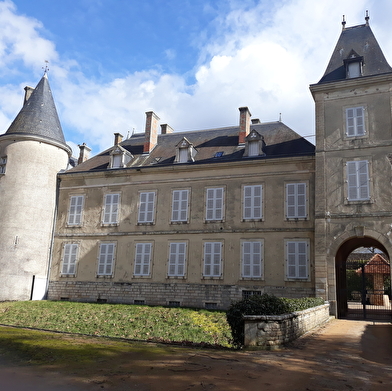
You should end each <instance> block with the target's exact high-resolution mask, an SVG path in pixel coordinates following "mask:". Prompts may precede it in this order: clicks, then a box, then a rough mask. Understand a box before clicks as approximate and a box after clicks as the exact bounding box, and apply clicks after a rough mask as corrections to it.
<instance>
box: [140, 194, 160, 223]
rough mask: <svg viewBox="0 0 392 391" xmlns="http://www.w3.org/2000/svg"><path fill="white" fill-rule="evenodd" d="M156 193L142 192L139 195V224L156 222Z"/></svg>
mask: <svg viewBox="0 0 392 391" xmlns="http://www.w3.org/2000/svg"><path fill="white" fill-rule="evenodd" d="M155 199H156V192H155V191H142V192H140V193H139V212H138V223H139V224H151V223H154V221H155Z"/></svg>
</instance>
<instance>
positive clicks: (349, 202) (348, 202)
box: [344, 198, 373, 205]
mask: <svg viewBox="0 0 392 391" xmlns="http://www.w3.org/2000/svg"><path fill="white" fill-rule="evenodd" d="M344 204H345V205H364V204H373V200H372V199H371V198H369V199H367V200H347V199H346V200H345V202H344Z"/></svg>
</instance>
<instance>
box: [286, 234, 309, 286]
mask: <svg viewBox="0 0 392 391" xmlns="http://www.w3.org/2000/svg"><path fill="white" fill-rule="evenodd" d="M308 265H309V243H308V241H307V240H287V241H286V277H287V278H288V279H308V278H309V271H308V268H309V266H308Z"/></svg>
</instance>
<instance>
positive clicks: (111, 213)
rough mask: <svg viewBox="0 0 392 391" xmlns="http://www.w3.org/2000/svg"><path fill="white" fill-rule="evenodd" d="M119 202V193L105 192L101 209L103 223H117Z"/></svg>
mask: <svg viewBox="0 0 392 391" xmlns="http://www.w3.org/2000/svg"><path fill="white" fill-rule="evenodd" d="M119 203H120V195H119V194H106V195H105V205H104V211H103V224H117V223H118V207H119Z"/></svg>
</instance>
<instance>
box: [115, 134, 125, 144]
mask: <svg viewBox="0 0 392 391" xmlns="http://www.w3.org/2000/svg"><path fill="white" fill-rule="evenodd" d="M123 137H124V136H123V135H122V134H120V133H114V145H118V144H120V143H121V141H122V140H123Z"/></svg>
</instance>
